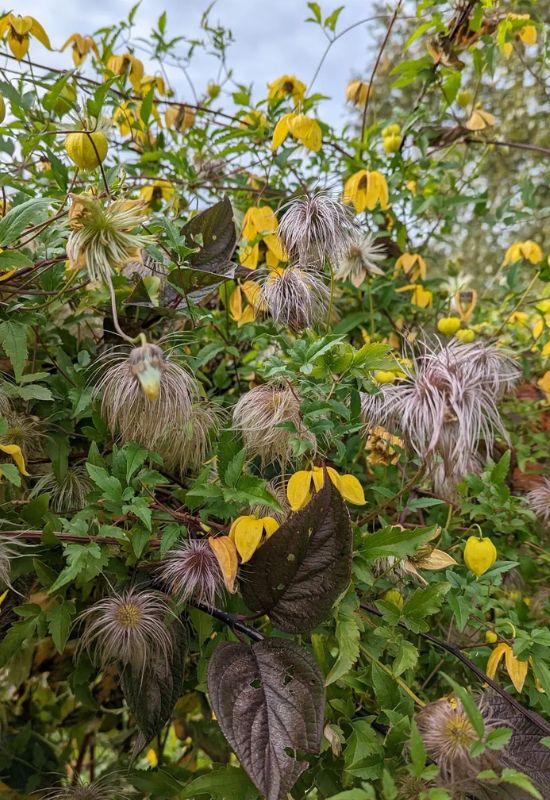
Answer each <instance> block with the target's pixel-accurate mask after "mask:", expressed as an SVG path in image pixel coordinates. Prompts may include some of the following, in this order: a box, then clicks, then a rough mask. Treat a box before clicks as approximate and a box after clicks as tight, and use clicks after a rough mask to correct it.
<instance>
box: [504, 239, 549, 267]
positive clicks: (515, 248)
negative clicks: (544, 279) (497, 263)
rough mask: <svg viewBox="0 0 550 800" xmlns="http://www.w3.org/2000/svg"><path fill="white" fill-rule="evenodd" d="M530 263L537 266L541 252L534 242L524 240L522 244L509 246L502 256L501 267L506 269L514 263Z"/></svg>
mask: <svg viewBox="0 0 550 800" xmlns="http://www.w3.org/2000/svg"><path fill="white" fill-rule="evenodd" d="M522 258H523V259H525V261H530V262H531V264H538V263H539V261H542V250H541V249H540V247H539V246H538V244H537V243H536V242H534V241H533V240H532V239H526V240H525V241H524V242H514V243H513V244H511V245H510V247H509V248H508V250H507V251H506V254H505V256H504V261H503V262H502V265H503V266H504V267H507V266H508V264H515V263H516V261H521V259H522Z"/></svg>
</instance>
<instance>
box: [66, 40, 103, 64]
mask: <svg viewBox="0 0 550 800" xmlns="http://www.w3.org/2000/svg"><path fill="white" fill-rule="evenodd" d="M69 45H72V47H71V49H72V51H73V52H72V56H73V63H74V65H75V67H79V66H80V65H81V64H82V63H83V62H84V61H85V60H86V58H87V56H88V53H90V51H91V52H93V53H94V55H95V57H96V58H99V51H98V49H97V45H96V43H95V42H94V40H93V39H92V37H91V36H81V35H80V34H79V33H73V34H71V36H69V38H68V39H67V41H66V42H65V44H64V45H63V46H62V48H61V52H63V50H65V48H66V47H68V46H69Z"/></svg>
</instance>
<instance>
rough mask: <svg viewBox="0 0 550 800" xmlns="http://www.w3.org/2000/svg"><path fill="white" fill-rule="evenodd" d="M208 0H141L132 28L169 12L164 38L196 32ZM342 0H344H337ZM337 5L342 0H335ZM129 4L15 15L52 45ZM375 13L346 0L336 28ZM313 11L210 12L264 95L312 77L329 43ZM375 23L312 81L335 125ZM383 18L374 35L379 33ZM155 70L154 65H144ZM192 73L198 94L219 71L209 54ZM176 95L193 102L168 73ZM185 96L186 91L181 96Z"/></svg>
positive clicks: (82, 1)
mask: <svg viewBox="0 0 550 800" xmlns="http://www.w3.org/2000/svg"><path fill="white" fill-rule="evenodd" d="M207 2H208V0H142V3H141V6H140V8H139V10H138V12H137V16H136V19H135V22H136V28H135V33H136V35H138V36H144V37H146V36H148V34H149V31H150V29H151V25H152V23H154V22H155V21H156V19H157V18H158V16H159V14H160V13H161V12H162V11H163V10H166V11H167V14H168V27H167V36H178V35H182V36H185V37H189V38H191V37H199V36H201V32H200V29H199V21H200V17H201V14H202V12H203V11H204V9H205V7H206V5H207ZM341 2H346V0H341ZM340 4H341V3H340ZM132 5H133V2H128V0H70V2H68V1H67V0H65V1H64V2H63V1H62V0H21V2H18V3H16V4H14V8H15V10H16V12H17V13H20V14H31V15H32V16H35V17H36V18H37V19H38V20H39V21H40V22H41V23H42V24H43V25H44V27H45V28H46V31H47V32H48V34H49V36H50V39H51V42H52V45H53V46H54V47H57V48H59V47H60V46H61V45H62V44H63V42H64V41H65V39H66V38H67V37H68V36H69V35H70V34H71V33H75V32H78V33H81V34H89V33H92V32H93V31H94V30H96V29H98V28H100V27H102V26H106V25H110V24H112V23H113V22H115V21H117V20H119V19H122V18H125V17H126V16H127V14H128V11H129V9H130V8H131V7H132ZM320 5H321V8H322V9H323V11H324V12H325V14H328V13H330V11H332V10H333V8H334V7H336V5H338V2H337V0H329V2H327V0H322V1H321V3H320ZM375 14H376V11H375V9H374V2H373V0H347V2H346V7H345V9H344V11H343V12H342V14H341V17H340V21H339V26H338V29H337V30H342V29H343V28H345V27H347V26H349V25H353V24H354V23H355V22H358V21H359V20H361V19H365V18H367V17H369V16H373V15H375ZM307 16H310V12H309V9H308V8H307V3H306V2H305V0H217V2H216V4H215V6H214V8H213V10H212V12H211V15H210V18H211V20H212V22H218V21H219V22H221V23H222V24H223V25H224V26H225V27H229V28H231V29H232V31H233V33H234V37H235V43H234V44H233V45H232V47H231V50H230V53H229V59H228V60H229V63H230V65H231V67H232V68H233V70H234V78H235V80H236V81H237V82H239V83H244V84H250V83H254V86H255V96H256V97H257V98H259V97H261V96H263V95H265V85H266V83H267V82H268V81H270V80H273V78H276V77H277V76H279V75H281V74H282V73H294V74H295V75H297V76H298V77H299V78H300V79H301V80H303V81H304V82H305V83H309V82H310V80H311V78H312V75H313V72H314V71H315V68H316V66H317V64H318V62H319V59H320V58H321V56H322V54H323V51H324V49H325V47H326V39H325V37H324V35H323V33H322V31H321V30H320V29H319V28H318V26H316V25H313V24H311V23H307V22H305V19H306V17H307ZM375 25H377V23H375V22H368V23H366V24H364V25H361V26H359V27H357V28H355V29H354V30H352V31H350V32H349V33H348V34H346V35H345V36H343V37H342V38H341V39H340V40H339V41H337V42H336V44H335V45H334V46H333V47H332V49H331V51H330V53H329V54H328V56H327V58H326V61H325V63H324V65H323V68H322V70H321V72H320V74H319V77H318V79H317V81H316V84H315V90H316V91H319V92H321V93H323V94H327V95H331V97H332V100H330V101H327V102H326V103H324V104H323V107H322V109H321V114H322V117H323V118H324V119H326V121H328V122H332V123H333V124H335V125H338V123H339V121H340V120H341V119H342V118H343V116H344V115H345V114H346V111H345V104H344V92H345V87H346V84H347V82H348V80H349V79H350V78H351V77H356V76H358V75H364V76H365V75H366V74H368V71H369V69H370V68H372V64H373V61H374V58H375V52H374V45H373V41H374V42H375V41H376V40H375V38H374V37H373V33H374V30H375V29H374V26H375ZM379 25H380V23H378V25H377V27H376V35H377V36H379V35H380V27H379ZM31 56H32V57H33V58H34V59H35V60H36V61H39V62H41V63H49V64H56V65H57V66H59V64H60V62H61V63H64V64H65V63H66V64H67V66H69V64H72V61H71V57H70V54H69V52H68V51H66V52H65V53H64V54H63V55H61V56H60V55H59V53H57V54H56V53H52V54H48V53H47V51H46V50H45V49H44V48H43V47H41V45H39V44H37V43H33V44H31ZM149 71H152V70H149ZM191 77H192V79H193V81H194V82H195V84H196V86H197V88H198V90H199V93H200V91H202V90H204V87H205V86H206V84H207V83H208V81H209V80H212V79H214V78H215V77H216V67H215V64H214V62H213V60H212V59H211V58H205V57H199V58H197V60H196V63H194V64H193V65H192V67H191ZM171 79H172V80H173V82H174V83H175V84H176V86H175V87H174V88H176V89H177V94H178V99H182V100H185V99H187V100H189V102H191V101H192V97H191V96H187V97H185V94H186V93H188V90H187V88H186V87H185V84H184V82H183V79H182V78H181V77H180V76H178V77H175V76H173V75H171ZM180 95H183V96H180Z"/></svg>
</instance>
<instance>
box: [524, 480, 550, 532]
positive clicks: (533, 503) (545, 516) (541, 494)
mask: <svg viewBox="0 0 550 800" xmlns="http://www.w3.org/2000/svg"><path fill="white" fill-rule="evenodd" d="M527 502H528V504H529V506H530V507H531V509H532V511H533V512H534V513H535V514H536V515H537V517H538V518H539V519H540V520H541V521H542V522H543V523H544V524H545V525H548V524H549V523H550V478H544V479H543V482H542V483H541V484H540V486H537V487H536V488H535V489H532V490H531V491H530V492H529V493H528V495H527Z"/></svg>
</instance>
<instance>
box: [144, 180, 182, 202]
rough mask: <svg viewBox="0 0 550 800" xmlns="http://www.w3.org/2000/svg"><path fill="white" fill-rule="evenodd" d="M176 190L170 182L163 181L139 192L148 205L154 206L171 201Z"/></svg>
mask: <svg viewBox="0 0 550 800" xmlns="http://www.w3.org/2000/svg"><path fill="white" fill-rule="evenodd" d="M175 191H176V190H175V189H174V187H173V186H172V184H171V183H170V182H169V181H165V180H162V179H159V180H156V181H153V183H150V184H148V185H147V186H143V187H142V188H141V189H140V191H139V196H140V198H141V199H142V200H143V202H144V203H147V205H149V206H150V205H154V204H155V203H158V202H159V201H160V200H170V199H171V198H172V197H173V196H174V193H175Z"/></svg>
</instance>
